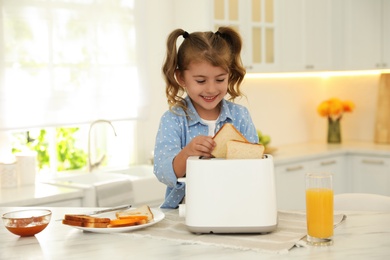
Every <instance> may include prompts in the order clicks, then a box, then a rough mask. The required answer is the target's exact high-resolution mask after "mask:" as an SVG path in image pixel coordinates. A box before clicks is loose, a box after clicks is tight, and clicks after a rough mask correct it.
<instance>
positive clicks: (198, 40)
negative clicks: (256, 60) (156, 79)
mask: <svg viewBox="0 0 390 260" xmlns="http://www.w3.org/2000/svg"><path fill="white" fill-rule="evenodd" d="M179 36H183V37H184V41H183V42H182V44H181V45H180V47H179V49H178V50H177V49H176V41H177V39H178V37H179ZM241 48H242V40H241V37H240V35H239V34H238V33H237V32H236V31H235V30H234V29H232V28H230V27H220V28H219V29H218V31H217V32H216V33H213V32H193V33H191V34H189V33H187V32H186V31H184V30H183V29H176V30H174V31H173V32H172V33H171V34H170V35H169V36H168V40H167V56H166V58H165V62H164V65H163V67H162V71H163V74H164V78H165V82H166V90H165V93H166V96H167V98H168V105H169V108H170V109H171V108H172V107H173V106H176V105H177V106H180V107H182V108H183V109H184V111H186V110H187V105H186V104H185V102H184V101H183V100H184V98H183V97H182V95H183V93H184V88H183V87H182V86H180V85H179V83H178V82H177V81H176V78H175V71H176V70H177V69H178V70H180V71H184V70H186V69H187V68H188V66H189V64H190V63H191V62H198V61H206V62H209V63H210V64H211V65H213V66H216V67H221V68H223V69H224V70H226V71H227V72H228V73H229V80H228V91H227V93H228V94H229V95H230V97H229V100H232V101H234V99H235V98H236V97H239V96H241V95H242V93H241V91H240V85H241V82H242V81H243V79H244V76H245V73H246V71H245V68H244V67H243V65H242V61H241V56H240V53H241Z"/></svg>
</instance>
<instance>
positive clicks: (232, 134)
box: [211, 123, 248, 158]
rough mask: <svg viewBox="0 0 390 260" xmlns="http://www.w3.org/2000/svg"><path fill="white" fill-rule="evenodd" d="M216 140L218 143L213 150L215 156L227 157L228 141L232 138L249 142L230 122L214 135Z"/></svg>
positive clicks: (212, 153)
mask: <svg viewBox="0 0 390 260" xmlns="http://www.w3.org/2000/svg"><path fill="white" fill-rule="evenodd" d="M213 139H214V141H215V142H216V143H217V145H216V146H215V148H214V150H213V151H212V152H211V155H213V156H214V157H215V158H226V150H227V142H228V141H231V140H236V141H242V142H248V140H247V139H246V138H245V137H244V136H243V135H242V134H241V133H240V132H239V131H238V130H237V129H236V128H235V127H234V126H233V125H232V124H229V123H226V124H224V125H223V126H222V127H221V129H219V131H218V132H217V133H216V134H215V135H214V137H213Z"/></svg>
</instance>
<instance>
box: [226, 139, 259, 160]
mask: <svg viewBox="0 0 390 260" xmlns="http://www.w3.org/2000/svg"><path fill="white" fill-rule="evenodd" d="M264 149H265V148H264V145H262V144H253V143H247V142H242V141H235V140H232V141H228V142H227V150H226V159H261V158H263V155H264Z"/></svg>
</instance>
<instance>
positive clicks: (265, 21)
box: [212, 0, 280, 72]
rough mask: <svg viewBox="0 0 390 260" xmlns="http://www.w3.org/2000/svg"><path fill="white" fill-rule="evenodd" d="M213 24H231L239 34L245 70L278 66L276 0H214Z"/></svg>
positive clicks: (271, 70) (277, 68)
mask: <svg viewBox="0 0 390 260" xmlns="http://www.w3.org/2000/svg"><path fill="white" fill-rule="evenodd" d="M212 8H213V11H212V13H213V25H214V30H215V31H216V30H217V29H218V27H220V26H232V27H234V28H236V29H237V30H238V31H239V32H240V34H241V36H242V37H243V50H242V60H243V63H244V66H245V67H246V69H247V71H248V72H274V71H277V70H279V69H280V68H279V66H280V64H279V62H278V59H279V58H278V57H279V46H278V42H279V39H278V35H279V28H278V17H279V16H278V14H277V10H279V8H278V0H214V2H213V6H212Z"/></svg>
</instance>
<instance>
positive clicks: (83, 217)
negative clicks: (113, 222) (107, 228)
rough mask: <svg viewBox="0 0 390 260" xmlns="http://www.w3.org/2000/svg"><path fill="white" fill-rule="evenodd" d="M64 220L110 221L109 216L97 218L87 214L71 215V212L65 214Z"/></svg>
mask: <svg viewBox="0 0 390 260" xmlns="http://www.w3.org/2000/svg"><path fill="white" fill-rule="evenodd" d="M65 219H66V220H73V221H80V222H88V223H107V222H110V218H97V217H92V216H89V215H73V214H65Z"/></svg>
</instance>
